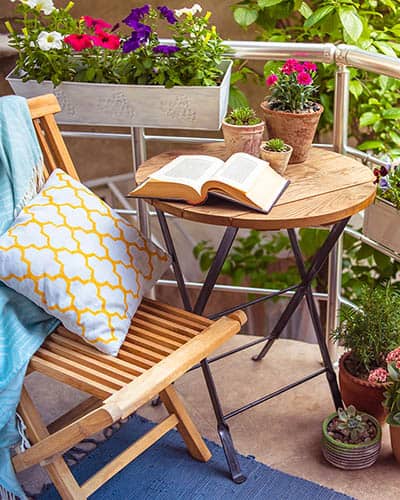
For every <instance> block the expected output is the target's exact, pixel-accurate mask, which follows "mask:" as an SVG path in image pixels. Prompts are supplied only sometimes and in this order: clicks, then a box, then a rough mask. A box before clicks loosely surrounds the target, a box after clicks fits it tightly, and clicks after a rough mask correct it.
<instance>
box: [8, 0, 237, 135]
mask: <svg viewBox="0 0 400 500" xmlns="http://www.w3.org/2000/svg"><path fill="white" fill-rule="evenodd" d="M3 1H4V0H3ZM11 1H13V2H15V0H11ZM59 3H60V4H61V3H62V4H64V5H65V3H66V2H59ZM73 5H74V4H73V2H69V3H68V4H67V5H66V6H65V7H61V6H57V7H56V5H55V4H54V3H53V0H46V1H36V0H31V1H26V0H17V4H16V13H17V17H16V20H15V22H14V25H11V23H10V22H6V26H7V28H8V30H9V33H10V34H9V44H10V45H11V46H12V47H14V48H15V49H16V50H17V51H18V59H17V68H16V71H13V72H12V73H11V74H10V75H9V76H8V78H7V79H8V81H9V83H10V85H11V87H12V88H13V90H14V92H15V93H16V94H17V95H22V96H24V97H35V96H37V95H41V94H47V93H55V94H56V96H57V98H58V99H59V101H60V103H61V107H62V112H61V113H59V114H58V115H57V121H59V122H60V123H73V124H80V123H81V124H85V125H124V126H134V127H151V126H153V127H161V128H189V129H208V130H218V129H219V128H220V125H221V121H222V118H223V117H224V116H225V114H226V110H227V106H228V96H229V81H230V72H231V66H232V61H231V60H228V59H226V58H225V59H224V53H225V52H226V47H224V45H223V40H222V39H221V38H220V36H219V35H218V33H217V31H216V29H215V27H214V26H210V23H209V19H210V15H211V13H210V12H207V13H205V14H201V12H202V8H201V6H200V5H198V4H195V5H193V7H191V8H183V9H178V10H171V9H169V8H168V7H166V6H165V5H161V6H158V7H151V6H150V5H149V4H145V5H143V6H142V7H137V8H134V9H131V11H130V12H129V13H127V14H128V15H127V16H126V17H125V18H124V19H123V20H122V21H121V23H117V24H116V25H114V26H113V25H112V24H110V23H108V22H107V21H106V20H104V19H97V18H94V17H91V16H83V17H81V18H75V17H73V15H72V14H71V9H72V7H73ZM162 24H164V25H165V27H166V28H167V29H168V30H169V32H170V38H171V39H172V40H171V41H168V43H164V42H163V41H162V40H160V39H159V36H158V33H157V30H158V28H159V26H161V25H162ZM120 27H121V28H120ZM127 29H129V32H127V31H126V30H127ZM127 33H128V34H127Z"/></svg>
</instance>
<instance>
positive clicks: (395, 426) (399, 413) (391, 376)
mask: <svg viewBox="0 0 400 500" xmlns="http://www.w3.org/2000/svg"><path fill="white" fill-rule="evenodd" d="M386 360H387V369H388V384H387V387H386V392H385V394H384V396H385V401H384V406H385V408H386V409H387V411H388V416H387V419H386V422H387V423H388V424H389V427H390V441H391V443H392V450H393V454H394V456H395V457H396V460H397V461H398V462H399V463H400V347H398V348H397V349H394V350H393V351H391V352H390V353H389V354H388V355H387V358H386Z"/></svg>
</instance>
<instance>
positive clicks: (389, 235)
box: [363, 162, 400, 253]
mask: <svg viewBox="0 0 400 500" xmlns="http://www.w3.org/2000/svg"><path fill="white" fill-rule="evenodd" d="M374 175H375V184H377V186H378V192H377V198H376V199H375V202H374V203H373V204H372V205H370V206H369V207H368V208H367V209H366V210H365V215H364V226H363V233H364V234H365V236H367V237H368V238H371V240H374V241H378V242H379V243H381V244H382V245H384V246H386V247H388V248H390V249H391V250H393V251H394V252H397V253H400V234H399V232H398V231H394V230H393V228H394V227H396V225H397V224H398V221H399V213H400V212H399V210H400V166H399V165H398V164H396V162H393V163H392V165H390V164H387V165H386V166H382V167H380V168H374Z"/></svg>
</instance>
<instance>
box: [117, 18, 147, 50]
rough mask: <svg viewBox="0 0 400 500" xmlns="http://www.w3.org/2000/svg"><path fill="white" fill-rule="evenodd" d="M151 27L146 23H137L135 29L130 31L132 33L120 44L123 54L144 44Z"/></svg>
mask: <svg viewBox="0 0 400 500" xmlns="http://www.w3.org/2000/svg"><path fill="white" fill-rule="evenodd" d="M150 33H151V28H150V26H147V24H141V23H138V27H137V29H136V31H133V32H132V35H131V37H130V38H128V40H126V41H125V42H124V44H123V46H122V51H123V52H124V53H125V54H128V53H129V52H133V51H134V50H136V49H138V48H139V47H140V46H142V45H144V44H145V43H146V42H147V40H148V39H149V37H150Z"/></svg>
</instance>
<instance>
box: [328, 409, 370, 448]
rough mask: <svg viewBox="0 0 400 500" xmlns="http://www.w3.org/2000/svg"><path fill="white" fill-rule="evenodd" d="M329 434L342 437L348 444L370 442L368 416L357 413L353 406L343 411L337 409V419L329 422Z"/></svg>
mask: <svg viewBox="0 0 400 500" xmlns="http://www.w3.org/2000/svg"><path fill="white" fill-rule="evenodd" d="M329 431H330V434H331V435H332V436H335V435H336V433H338V434H339V435H341V436H343V437H344V438H345V439H346V441H347V442H349V443H354V444H356V443H360V442H367V441H370V439H371V436H370V434H369V425H368V416H367V415H365V414H360V413H358V412H357V410H356V408H355V407H354V406H353V405H350V406H348V407H347V408H346V409H345V410H344V409H343V408H339V409H338V412H337V418H336V419H334V420H333V421H332V422H331V426H330V429H329Z"/></svg>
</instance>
